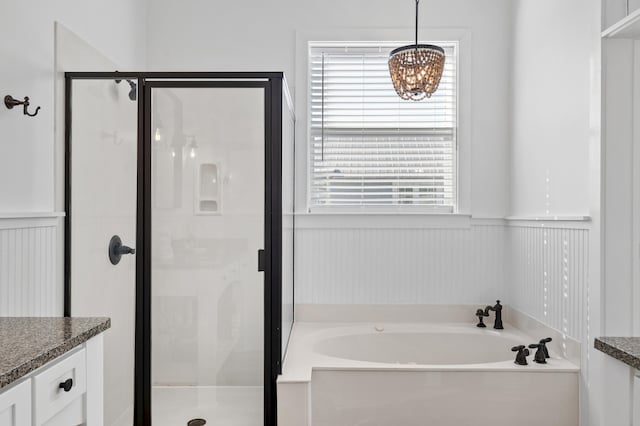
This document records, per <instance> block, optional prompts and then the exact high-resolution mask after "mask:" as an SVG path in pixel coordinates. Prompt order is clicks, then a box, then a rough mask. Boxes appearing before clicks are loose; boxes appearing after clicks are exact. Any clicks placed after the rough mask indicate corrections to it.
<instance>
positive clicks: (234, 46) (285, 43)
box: [147, 0, 512, 217]
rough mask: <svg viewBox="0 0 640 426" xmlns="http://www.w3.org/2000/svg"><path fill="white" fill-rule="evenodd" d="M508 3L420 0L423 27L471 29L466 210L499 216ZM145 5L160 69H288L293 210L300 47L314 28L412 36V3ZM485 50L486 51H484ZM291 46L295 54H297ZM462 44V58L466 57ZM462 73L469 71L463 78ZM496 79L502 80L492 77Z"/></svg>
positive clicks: (302, 127) (301, 165) (301, 174)
mask: <svg viewBox="0 0 640 426" xmlns="http://www.w3.org/2000/svg"><path fill="white" fill-rule="evenodd" d="M511 3H512V2H511V1H510V0H453V1H450V0H448V1H445V0H437V1H436V0H427V1H423V2H422V3H420V7H421V27H423V29H424V30H425V31H426V29H429V30H430V31H437V30H461V31H464V32H465V33H466V34H467V36H466V38H467V40H466V43H467V44H466V45H467V48H468V50H467V53H468V55H470V56H467V57H466V59H465V58H464V57H462V58H461V62H462V61H465V60H466V61H468V64H469V66H468V68H467V69H461V78H463V79H468V80H467V81H468V85H469V87H470V90H469V95H468V96H467V98H466V99H463V100H461V103H462V105H466V106H468V108H469V110H468V112H465V114H466V118H465V120H464V121H465V122H467V123H470V128H469V131H468V133H469V136H470V137H469V142H468V146H466V147H465V149H466V150H467V152H469V153H470V154H469V155H470V159H469V160H468V163H467V164H465V169H464V172H465V173H469V176H468V178H467V185H472V188H468V187H466V188H461V190H462V192H466V193H467V194H470V195H469V196H468V197H467V198H468V200H466V205H467V207H468V208H467V209H466V210H467V212H468V213H473V214H474V215H475V216H477V217H503V216H504V215H505V213H506V210H507V204H508V201H507V196H508V194H507V193H508V179H507V175H508V165H507V161H508V129H507V127H506V126H505V121H506V117H507V116H508V104H507V101H508V86H507V85H506V84H502V82H505V81H508V55H505V52H508V51H509V40H510V35H509V30H510V26H509V17H510V9H511ZM152 4H153V7H152V8H151V10H150V11H149V13H150V15H149V21H148V23H149V26H148V31H147V39H148V40H149V50H148V55H147V57H148V63H149V66H150V68H151V69H155V70H160V69H163V70H166V69H180V70H211V71H218V70H225V71H236V70H262V71H265V70H269V71H284V72H285V73H286V75H287V79H288V81H289V84H290V86H292V89H293V90H292V91H293V92H294V99H295V104H296V115H297V119H298V121H297V125H296V135H297V141H296V143H297V147H296V159H297V166H298V168H297V170H296V173H297V175H298V182H297V183H298V184H297V197H296V200H297V207H298V211H299V212H301V211H305V207H306V206H305V205H304V204H305V200H306V194H305V189H306V161H307V158H306V152H307V151H306V143H307V140H306V137H304V135H305V134H306V108H305V103H306V102H305V99H306V93H305V90H306V75H305V70H306V59H307V58H306V46H305V45H304V43H296V42H297V40H298V41H300V40H303V39H304V38H305V37H308V36H309V35H310V34H311V35H312V37H313V38H314V39H315V40H335V39H336V37H339V36H340V34H347V35H349V36H350V37H355V38H358V39H361V40H389V39H390V37H391V40H397V39H398V38H402V39H404V40H411V38H412V37H413V29H412V25H413V24H414V20H413V14H414V4H413V2H412V1H408V0H407V1H403V2H393V5H392V3H391V2H389V1H388V0H353V1H348V2H344V1H340V0H327V1H323V2H314V1H308V0H307V1H299V0H277V1H269V2H264V1H260V0H249V1H245V2H227V3H225V4H224V6H221V5H220V4H219V3H217V2H202V1H196V0H187V1H182V2H175V1H172V0H153V1H152ZM485 47H487V48H485ZM294 53H295V54H294ZM464 53H465V52H464V51H462V53H461V54H462V55H464ZM465 73H467V75H465ZM496 82H498V84H496Z"/></svg>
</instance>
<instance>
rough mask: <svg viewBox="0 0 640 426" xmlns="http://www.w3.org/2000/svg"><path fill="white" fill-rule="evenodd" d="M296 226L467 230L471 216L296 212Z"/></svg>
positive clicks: (314, 227) (309, 227)
mask: <svg viewBox="0 0 640 426" xmlns="http://www.w3.org/2000/svg"><path fill="white" fill-rule="evenodd" d="M295 220H296V225H295V227H296V229H424V228H438V229H443V228H444V229H468V228H470V227H471V215H469V214H460V213H429V212H402V213H400V212H388V213H382V212H375V213H374V212H368V213H361V212H343V213H335V212H322V213H319V212H317V213H296V215H295Z"/></svg>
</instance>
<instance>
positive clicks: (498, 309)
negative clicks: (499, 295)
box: [484, 300, 504, 330]
mask: <svg viewBox="0 0 640 426" xmlns="http://www.w3.org/2000/svg"><path fill="white" fill-rule="evenodd" d="M489 311H494V312H495V313H496V320H495V322H494V323H493V328H495V329H496V330H503V329H504V327H503V325H502V305H501V304H500V301H499V300H496V304H495V306H487V307H486V308H484V316H485V317H488V316H489Z"/></svg>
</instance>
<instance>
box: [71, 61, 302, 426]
mask: <svg viewBox="0 0 640 426" xmlns="http://www.w3.org/2000/svg"><path fill="white" fill-rule="evenodd" d="M65 97H66V110H65V114H66V115H65V121H66V128H65V138H66V213H67V216H66V228H65V232H66V238H65V242H66V244H65V315H72V316H109V317H111V318H112V329H111V330H110V331H109V332H108V333H106V335H105V358H104V365H105V370H104V371H105V375H104V382H105V386H104V389H105V390H104V392H105V413H104V418H105V425H108V426H111V425H116V426H121V425H122V426H125V425H126V426H131V425H150V424H153V425H154V426H178V425H192V426H197V425H203V424H207V425H234V426H261V425H269V426H275V419H276V395H275V379H276V377H277V375H278V373H279V371H280V368H281V362H282V359H283V356H284V353H285V350H286V344H287V341H288V337H289V332H290V330H291V326H292V323H293V205H294V204H293V196H294V195H293V194H294V187H293V185H294V153H293V149H294V148H293V134H294V116H293V113H292V109H291V103H290V100H289V97H288V91H287V88H286V83H285V80H284V77H283V75H282V74H281V73H115V72H105V73H94V72H92V73H85V72H72V73H67V74H66V93H65ZM205 422H206V423H205Z"/></svg>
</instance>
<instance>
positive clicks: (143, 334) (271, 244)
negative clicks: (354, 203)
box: [64, 72, 284, 426]
mask: <svg viewBox="0 0 640 426" xmlns="http://www.w3.org/2000/svg"><path fill="white" fill-rule="evenodd" d="M92 79H93V80H97V79H104V80H126V79H137V81H138V88H137V90H138V128H137V133H138V135H137V141H138V164H137V203H136V209H137V211H136V324H135V336H136V337H135V390H134V424H135V426H151V404H152V398H151V345H152V341H151V325H152V324H151V291H152V286H151V278H152V277H151V258H152V257H151V220H152V214H151V208H152V205H151V190H152V187H151V178H152V175H151V156H152V145H151V138H152V132H151V116H152V111H151V108H152V104H151V92H152V90H153V89H154V88H219V87H225V88H234V87H238V88H243V87H253V88H260V87H261V88H264V91H265V93H264V94H265V96H264V99H265V108H264V110H265V146H264V153H265V176H264V179H265V190H264V209H265V210H264V242H265V247H264V255H265V256H264V260H265V262H264V425H265V426H276V424H277V399H276V380H277V377H278V375H279V374H280V373H281V370H282V365H281V359H282V333H281V328H282V327H281V324H282V107H283V104H282V93H283V84H284V74H283V73H281V72H269V73H260V72H67V73H65V208H66V216H65V235H64V241H65V248H64V315H65V316H66V317H69V316H71V221H72V218H73V212H72V209H71V161H72V150H71V138H72V134H71V124H72V113H73V111H72V88H73V80H92ZM105 253H106V251H105ZM105 255H106V254H105ZM256 267H258V253H256Z"/></svg>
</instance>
